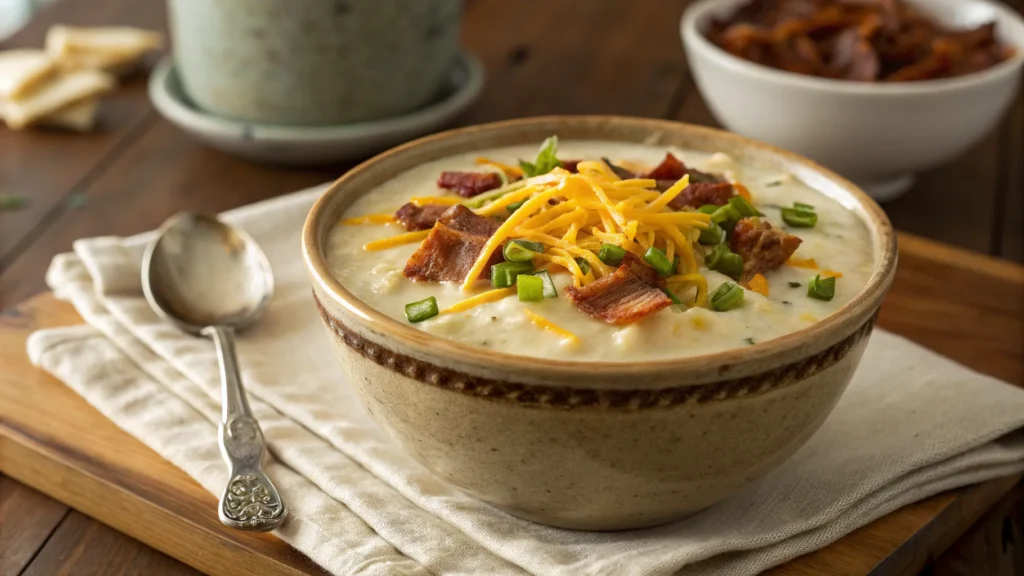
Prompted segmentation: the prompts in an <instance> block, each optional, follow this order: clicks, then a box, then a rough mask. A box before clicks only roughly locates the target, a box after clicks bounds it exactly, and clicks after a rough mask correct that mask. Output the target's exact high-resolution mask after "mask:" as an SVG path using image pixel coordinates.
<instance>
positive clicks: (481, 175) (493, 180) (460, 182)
mask: <svg viewBox="0 0 1024 576" xmlns="http://www.w3.org/2000/svg"><path fill="white" fill-rule="evenodd" d="M437 186H438V187H439V188H444V189H445V190H451V191H452V192H455V193H456V194H458V195H459V196H462V197H464V198H472V197H473V196H476V195H477V194H483V193H484V192H487V191H488V190H494V189H496V188H501V177H500V176H498V174H497V173H495V172H447V171H446V172H441V176H440V177H439V178H438V179H437Z"/></svg>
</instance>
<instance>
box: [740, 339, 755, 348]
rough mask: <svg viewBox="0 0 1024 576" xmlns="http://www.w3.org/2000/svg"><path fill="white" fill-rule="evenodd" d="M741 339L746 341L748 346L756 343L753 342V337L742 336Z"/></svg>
mask: <svg viewBox="0 0 1024 576" xmlns="http://www.w3.org/2000/svg"><path fill="white" fill-rule="evenodd" d="M743 341H744V342H746V343H747V345H748V346H753V345H754V344H757V342H755V341H754V339H753V338H744V339H743Z"/></svg>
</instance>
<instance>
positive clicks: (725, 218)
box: [711, 204, 742, 228]
mask: <svg viewBox="0 0 1024 576" xmlns="http://www.w3.org/2000/svg"><path fill="white" fill-rule="evenodd" d="M741 218H742V216H741V215H740V213H739V210H737V209H736V207H735V206H733V205H732V204H726V205H725V206H719V208H718V209H717V210H715V211H714V212H712V213H711V221H712V222H714V223H715V224H720V225H721V226H722V227H723V228H726V227H727V228H732V227H733V225H735V224H736V223H737V222H739V221H740V219H741Z"/></svg>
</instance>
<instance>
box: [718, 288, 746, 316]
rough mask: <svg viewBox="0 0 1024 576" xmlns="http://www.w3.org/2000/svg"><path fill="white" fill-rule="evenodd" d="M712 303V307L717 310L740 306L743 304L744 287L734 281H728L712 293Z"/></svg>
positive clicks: (722, 310)
mask: <svg viewBox="0 0 1024 576" xmlns="http://www.w3.org/2000/svg"><path fill="white" fill-rule="evenodd" d="M710 303H711V309H712V310H714V311H716V312H725V311H726V310H732V309H734V308H739V307H740V305H741V304H743V288H740V287H739V286H737V285H736V284H733V283H732V282H726V283H725V284H722V285H721V286H719V287H718V290H715V291H714V293H713V294H711V299H710Z"/></svg>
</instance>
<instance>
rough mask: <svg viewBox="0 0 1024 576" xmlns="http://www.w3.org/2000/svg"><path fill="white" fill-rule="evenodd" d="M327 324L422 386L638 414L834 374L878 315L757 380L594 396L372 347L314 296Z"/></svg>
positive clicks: (606, 392) (545, 405)
mask: <svg viewBox="0 0 1024 576" xmlns="http://www.w3.org/2000/svg"><path fill="white" fill-rule="evenodd" d="M313 300H314V301H315V302H316V307H317V309H318V310H319V311H320V317H321V319H323V321H324V324H325V325H326V326H327V327H328V328H330V330H331V331H332V332H333V333H334V334H335V335H336V336H337V337H338V338H339V339H340V340H341V341H342V342H344V344H345V345H346V346H348V347H349V348H351V349H352V350H353V351H355V352H357V353H358V354H360V355H361V356H363V357H365V358H367V359H368V360H370V361H372V362H374V363H375V364H378V365H380V366H382V367H384V368H387V369H389V370H391V371H393V372H397V373H399V374H402V375H403V376H406V377H407V378H411V379H413V380H416V381H418V382H422V383H424V384H428V385H430V386H435V387H437V388H441V389H444V390H449V391H452V392H457V393H460V394H468V395H470V396H477V397H480V398H485V399H487V400H493V401H498V402H512V403H517V404H525V405H527V406H529V407H534V408H553V409H560V410H638V409H644V408H667V407H671V406H676V405H679V404H685V403H688V402H713V401H716V400H728V399H732V398H738V397H743V396H751V395H756V394H764V393H766V392H768V391H771V390H775V389H777V388H782V387H784V386H787V385H790V384H793V383H796V382H799V381H801V380H804V379H806V378H809V377H811V376H813V375H814V374H817V373H818V372H821V371H822V370H825V369H827V368H830V367H832V366H834V365H835V364H837V363H838V362H839V361H840V360H842V359H843V358H845V357H846V355H847V354H849V353H850V351H851V350H853V348H854V347H855V346H856V345H857V344H859V343H860V342H861V340H863V339H864V338H866V337H868V335H870V334H871V330H872V329H873V328H874V325H875V321H876V320H877V319H878V311H877V310H876V311H875V313H874V314H873V315H872V316H871V317H870V318H868V320H867V321H866V322H865V323H864V324H863V325H861V326H860V328H857V329H856V330H855V331H854V332H853V333H852V334H850V335H849V336H847V337H846V338H844V339H842V340H840V341H839V342H837V343H835V344H833V345H832V346H829V347H828V348H826V349H824V350H822V351H821V352H818V353H816V354H814V355H812V356H809V357H807V358H804V359H802V360H798V361H796V362H793V363H790V364H786V365H784V366H779V367H777V368H772V369H771V370H766V371H764V372H761V373H759V374H754V375H752V376H744V377H742V378H734V379H731V380H720V381H716V382H710V383H707V384H690V385H686V386H675V387H670V388H659V389H654V390H594V389H589V388H576V387H570V386H547V385H540V384H524V383H519V382H508V381H504V380H493V379H490V378H480V377H477V376H472V375H469V374H465V373H463V372H459V371H457V370H452V369H450V368H444V367H441V366H436V365H434V364H431V363H429V362H425V361H423V360H418V359H416V358H413V357H411V356H407V355H405V354H401V353H398V352H395V351H393V350H390V349H388V348H386V347H384V346H380V345H378V344H375V343H373V342H370V341H369V340H367V339H366V338H364V337H362V336H361V335H359V334H357V333H355V332H354V331H353V330H352V329H351V328H349V327H348V326H345V324H344V323H342V322H341V320H339V319H338V318H336V317H334V316H333V315H331V313H330V312H328V311H327V309H326V308H324V305H323V304H322V303H321V302H320V298H319V297H318V296H317V295H316V293H315V292H314V293H313Z"/></svg>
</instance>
